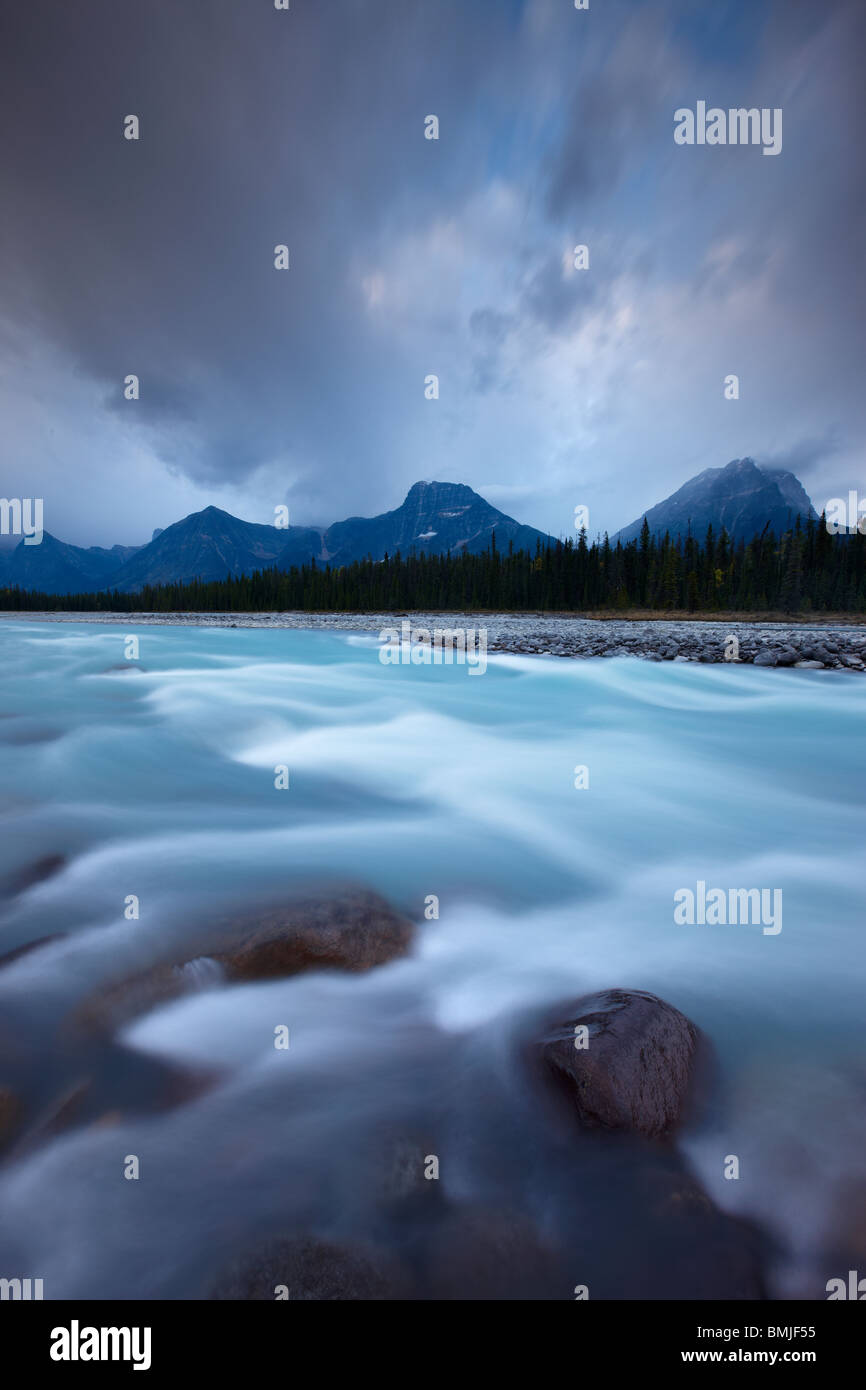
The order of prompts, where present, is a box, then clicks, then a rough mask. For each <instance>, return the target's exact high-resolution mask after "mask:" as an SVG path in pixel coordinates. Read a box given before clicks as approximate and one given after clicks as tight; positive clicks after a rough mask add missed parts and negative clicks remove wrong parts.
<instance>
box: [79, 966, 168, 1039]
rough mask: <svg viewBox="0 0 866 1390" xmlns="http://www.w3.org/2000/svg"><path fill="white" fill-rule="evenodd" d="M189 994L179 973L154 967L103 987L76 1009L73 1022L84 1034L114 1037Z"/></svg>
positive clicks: (163, 967)
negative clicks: (161, 1006) (128, 1025)
mask: <svg viewBox="0 0 866 1390" xmlns="http://www.w3.org/2000/svg"><path fill="white" fill-rule="evenodd" d="M189 992H190V987H189V984H188V982H187V981H186V979H185V978H184V975H183V972H182V970H181V969H179V968H178V967H177V966H174V965H155V966H154V967H153V969H151V970H143V971H141V972H140V973H139V974H138V975H132V976H130V977H129V978H128V979H126V980H118V981H117V982H116V983H115V984H111V985H104V986H103V987H102V988H101V989H100V990H99V991H98V992H97V993H96V994H93V995H90V996H89V997H88V998H87V999H85V1000H84V1002H83V1003H82V1004H81V1005H80V1006H79V1007H78V1009H77V1010H76V1012H75V1016H74V1022H75V1024H76V1025H77V1026H78V1027H80V1028H82V1029H83V1030H84V1031H85V1032H87V1033H106V1034H111V1033H115V1032H116V1031H117V1030H118V1028H122V1027H124V1026H125V1025H126V1024H127V1023H131V1022H132V1020H133V1019H134V1018H138V1017H139V1015H141V1014H145V1013H149V1011H150V1010H151V1009H155V1008H157V1006H158V1005H160V1004H168V1003H170V1002H171V1001H172V1000H173V999H179V998H180V996H181V995H182V994H188V993H189Z"/></svg>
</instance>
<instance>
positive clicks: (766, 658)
mask: <svg viewBox="0 0 866 1390" xmlns="http://www.w3.org/2000/svg"><path fill="white" fill-rule="evenodd" d="M776 663H777V657H776V653H775V652H773V651H770V648H769V647H761V649H760V651H759V652H757V653H756V655H755V662H754V664H755V665H756V666H775V665H776Z"/></svg>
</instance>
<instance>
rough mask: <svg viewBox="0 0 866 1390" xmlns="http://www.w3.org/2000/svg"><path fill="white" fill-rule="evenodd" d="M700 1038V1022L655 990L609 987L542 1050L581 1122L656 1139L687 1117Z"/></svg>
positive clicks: (579, 1006)
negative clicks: (686, 1112)
mask: <svg viewBox="0 0 866 1390" xmlns="http://www.w3.org/2000/svg"><path fill="white" fill-rule="evenodd" d="M581 1028H585V1029H586V1030H587V1031H586V1033H585V1034H583V1033H581V1034H580V1035H579V1034H578V1032H577V1031H576V1030H578V1029H581ZM584 1039H585V1041H586V1046H585V1047H583V1046H581V1045H580V1043H581V1041H582V1040H584ZM698 1039H699V1033H698V1029H697V1028H696V1027H695V1025H694V1024H693V1023H691V1022H690V1021H689V1019H687V1018H686V1017H685V1015H684V1014H681V1013H680V1012H679V1010H678V1009H675V1008H673V1007H672V1005H670V1004H666V1003H665V1001H664V1000H663V999H659V998H657V997H656V995H654V994H648V993H646V992H644V991H643V990H622V989H609V990H604V991H603V992H601V993H599V994H591V995H587V996H586V997H585V998H583V999H579V1000H577V1001H576V1003H575V1005H574V1008H573V1011H572V1012H571V1013H570V1014H569V1017H568V1019H567V1021H565V1022H562V1023H559V1024H557V1025H555V1026H554V1027H552V1028H551V1029H550V1030H549V1031H548V1033H547V1034H546V1036H545V1037H544V1038H543V1039H542V1040H541V1048H542V1054H543V1057H544V1061H545V1062H546V1064H547V1067H548V1068H549V1070H550V1072H551V1073H552V1074H553V1077H554V1079H555V1080H557V1081H558V1082H559V1083H560V1084H561V1085H562V1086H563V1087H564V1088H565V1090H566V1093H567V1094H568V1096H569V1098H570V1100H571V1102H572V1104H573V1105H574V1107H575V1109H576V1111H577V1114H578V1117H579V1119H580V1122H581V1124H582V1125H584V1126H586V1127H587V1128H591V1129H592V1128H601V1129H610V1130H627V1131H630V1132H632V1133H635V1134H642V1135H644V1136H646V1137H647V1138H653V1139H657V1138H663V1137H666V1136H668V1135H669V1134H671V1133H672V1131H673V1130H674V1129H675V1128H676V1126H677V1124H678V1122H679V1120H680V1117H681V1115H682V1112H683V1108H684V1105H685V1102H686V1097H687V1094H688V1090H689V1083H690V1080H691V1076H692V1069H693V1064H694V1061H695V1055H696V1052H697V1048H698ZM576 1044H577V1045H576Z"/></svg>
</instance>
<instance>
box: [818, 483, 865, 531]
mask: <svg viewBox="0 0 866 1390" xmlns="http://www.w3.org/2000/svg"><path fill="white" fill-rule="evenodd" d="M824 524H825V525H826V527H827V530H828V531H829V532H830V535H831V536H838V535H839V534H840V533H842V532H846V533H847V534H848V535H855V534H856V533H857V532H859V533H860V535H861V536H866V497H863V498H860V497H858V495H857V493H856V491H855V490H854V489H853V488H852V489H851V491H850V492H849V493H848V501H847V503H846V501H845V498H844V497H831V498H830V500H829V502H828V503H827V505H826V507H825V508H824Z"/></svg>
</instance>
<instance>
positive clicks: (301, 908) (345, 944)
mask: <svg viewBox="0 0 866 1390" xmlns="http://www.w3.org/2000/svg"><path fill="white" fill-rule="evenodd" d="M414 933H415V928H414V926H413V924H412V923H411V922H410V921H409V920H408V918H406V917H403V916H401V915H400V914H399V913H398V912H396V911H395V910H394V909H393V908H392V907H391V906H390V904H389V903H387V902H386V901H385V899H384V898H381V897H379V895H378V894H377V893H372V892H367V891H363V890H357V891H355V892H351V893H346V894H343V895H342V896H337V897H332V898H322V899H304V900H301V899H296V900H294V901H291V900H290V901H289V902H287V903H285V904H282V905H280V906H274V905H273V904H271V905H268V906H265V907H262V908H259V909H257V910H254V911H252V912H251V913H250V914H249V915H244V916H242V917H237V918H228V919H222V920H218V921H216V922H214V923H213V924H211V925H210V926H209V927H207V928H206V929H205V930H204V931H203V933H201V934H200V936H199V938H198V943H197V944H198V945H199V946H201V947H202V949H203V950H206V951H207V954H199V955H197V956H195V957H193V958H192V959H189V958H186V959H182V960H179V961H177V962H176V963H174V964H160V965H155V966H153V967H151V968H150V969H149V970H143V971H140V972H138V973H137V974H135V975H132V976H129V977H128V978H126V979H123V980H118V981H115V982H113V983H109V984H106V985H103V986H102V987H101V988H100V989H99V990H97V991H96V992H95V993H94V994H92V995H90V996H89V997H88V998H87V999H85V1001H84V1002H83V1003H82V1004H81V1005H79V1007H78V1009H77V1010H76V1013H75V1018H74V1022H75V1024H76V1025H77V1026H78V1027H80V1028H82V1029H84V1031H85V1032H90V1033H92V1032H98V1033H109V1034H110V1033H113V1032H116V1030H117V1029H118V1028H121V1027H123V1026H124V1025H125V1024H127V1023H130V1022H131V1021H132V1020H133V1019H134V1018H137V1017H139V1016H140V1015H141V1014H144V1013H147V1012H149V1011H150V1010H151V1009H155V1008H157V1007H158V1006H160V1005H162V1004H169V1003H171V1002H173V1001H174V1000H175V999H179V998H181V996H184V995H187V994H192V993H195V992H197V991H199V990H202V989H208V988H213V987H215V986H217V985H220V984H222V983H224V982H240V981H251V980H270V979H277V978H280V977H282V976H285V975H296V974H298V973H299V972H300V971H302V970H314V969H320V970H322V969H338V970H352V971H364V970H370V969H372V968H373V967H374V966H377V965H384V964H385V963H386V962H387V961H390V960H394V959H396V958H397V957H398V956H402V955H405V954H406V952H407V951H408V950H409V947H410V946H411V944H412V940H413V937H414ZM211 948H213V949H211Z"/></svg>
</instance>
